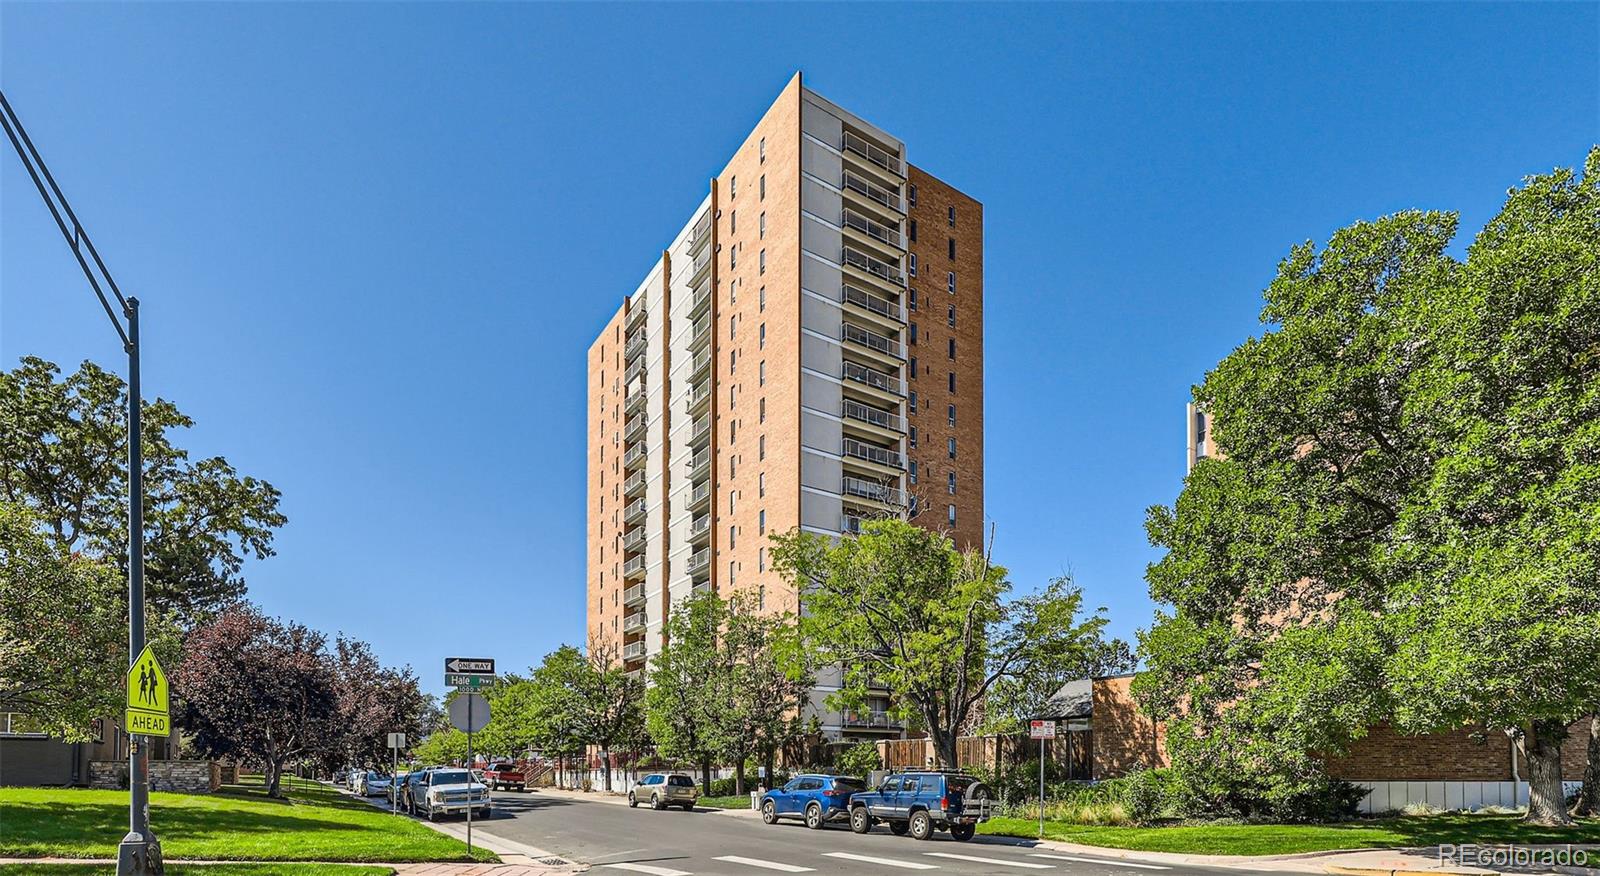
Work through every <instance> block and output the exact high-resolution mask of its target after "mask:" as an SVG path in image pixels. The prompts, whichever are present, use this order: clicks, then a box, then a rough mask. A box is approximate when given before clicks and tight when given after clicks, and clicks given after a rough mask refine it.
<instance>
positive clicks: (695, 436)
mask: <svg viewBox="0 0 1600 876" xmlns="http://www.w3.org/2000/svg"><path fill="white" fill-rule="evenodd" d="M709 434H711V418H710V417H701V418H700V419H698V420H696V421H695V423H694V431H693V432H691V433H689V440H690V441H699V440H700V439H701V438H704V437H706V436H707V435H709Z"/></svg>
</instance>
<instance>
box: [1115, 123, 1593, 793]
mask: <svg viewBox="0 0 1600 876" xmlns="http://www.w3.org/2000/svg"><path fill="white" fill-rule="evenodd" d="M1597 183H1600V151H1596V152H1595V153H1592V154H1591V156H1590V158H1589V164H1588V168H1587V170H1586V176H1585V178H1584V179H1583V180H1581V181H1580V180H1579V179H1578V178H1577V177H1576V176H1575V175H1574V174H1572V173H1571V172H1568V171H1558V172H1556V173H1554V174H1551V175H1548V176H1543V177H1535V178H1531V179H1529V180H1528V181H1527V184H1526V185H1525V186H1524V187H1522V188H1520V189H1517V190H1514V191H1513V192H1512V193H1511V194H1510V195H1509V196H1508V199H1507V202H1506V205H1505V208H1504V209H1503V210H1502V212H1501V213H1500V215H1499V216H1497V217H1496V218H1495V219H1494V220H1493V221H1491V222H1490V224H1489V226H1488V227H1486V228H1485V229H1484V231H1483V232H1482V233H1481V234H1480V235H1479V236H1478V238H1477V240H1476V241H1475V242H1474V243H1473V245H1472V246H1471V247H1470V248H1469V250H1468V256H1467V260H1466V261H1465V262H1464V263H1463V262H1461V261H1458V260H1457V259H1455V258H1453V257H1452V256H1451V255H1450V254H1449V252H1448V246H1449V245H1450V242H1451V240H1452V238H1453V237H1454V235H1455V232H1456V226H1457V222H1456V217H1455V216H1454V215H1452V214H1445V213H1426V212H1409V213H1401V214H1397V215H1394V216H1390V217H1386V218H1384V219H1381V220H1378V221H1376V222H1363V223H1357V224H1355V225H1352V226H1350V227H1348V228H1344V229H1341V230H1340V231H1338V232H1337V233H1335V234H1334V235H1333V237H1332V238H1331V239H1330V240H1329V241H1328V243H1327V245H1326V246H1324V247H1323V248H1321V249H1320V250H1319V249H1317V248H1315V247H1313V246H1312V245H1311V244H1309V243H1307V244H1304V245H1302V246H1298V247H1295V248H1294V250H1293V251H1292V252H1291V253H1290V255H1289V257H1288V258H1287V259H1285V260H1284V262H1283V263H1282V264H1281V265H1280V266H1279V269H1278V274H1277V277H1276V278H1275V279H1274V280H1273V282H1272V283H1271V285H1270V286H1269V287H1268V289H1267V291H1266V303H1265V306H1264V308H1263V311H1262V319H1263V321H1264V322H1265V323H1267V324H1268V325H1269V326H1270V328H1271V330H1270V331H1269V332H1267V333H1266V334H1264V335H1263V336H1261V337H1259V338H1254V339H1252V340H1250V341H1248V342H1246V343H1245V344H1243V345H1242V346H1240V347H1239V348H1238V349H1237V350H1235V351H1234V352H1233V353H1232V354H1230V355H1229V356H1228V357H1227V358H1226V359H1224V360H1223V361H1222V362H1221V363H1219V365H1218V366H1217V368H1216V369H1215V370H1213V371H1212V372H1210V373H1209V374H1207V375H1206V379H1205V382H1204V383H1203V384H1202V385H1200V386H1199V387H1197V388H1196V390H1195V399H1196V401H1197V402H1198V403H1199V404H1200V405H1201V406H1202V407H1203V408H1204V409H1206V410H1207V411H1209V412H1210V413H1211V414H1212V415H1213V417H1214V425H1213V435H1214V437H1215V439H1216V443H1217V445H1218V446H1219V448H1220V449H1221V450H1222V451H1223V455H1222V456H1221V457H1220V458H1212V459H1204V460H1201V461H1199V462H1198V463H1197V464H1196V466H1195V467H1194V470H1193V471H1192V472H1191V473H1190V475H1189V477H1188V479H1187V480H1186V482H1185V485H1184V489H1183V492H1182V494H1181V495H1180V496H1179V498H1178V501H1177V503H1176V504H1175V505H1174V506H1173V507H1172V508H1163V507H1156V508H1152V509H1151V511H1150V515H1149V520H1148V524H1147V525H1148V529H1149V533H1150V538H1151V542H1152V543H1153V544H1155V545H1156V546H1158V547H1162V548H1165V549H1166V555H1165V556H1164V557H1163V558H1162V559H1161V560H1160V561H1159V562H1157V563H1156V564H1154V565H1152V566H1151V567H1150V569H1149V572H1148V575H1147V578H1148V580H1149V583H1150V592H1151V595H1152V596H1153V597H1154V598H1155V599H1157V600H1158V601H1160V602H1163V603H1166V604H1167V605H1168V606H1170V608H1169V610H1167V611H1165V612H1163V613H1162V614H1160V615H1158V617H1157V620H1156V623H1155V625H1154V626H1153V627H1152V628H1151V629H1150V630H1149V632H1148V633H1147V634H1146V635H1145V636H1144V638H1143V643H1142V647H1143V653H1144V656H1145V657H1146V659H1147V661H1148V666H1149V669H1150V671H1149V672H1148V673H1146V674H1145V675H1144V676H1143V677H1142V678H1141V679H1140V680H1139V682H1138V684H1137V688H1136V690H1137V693H1138V694H1139V696H1140V697H1141V699H1142V701H1143V702H1144V704H1145V706H1146V707H1147V708H1148V709H1149V710H1150V711H1152V712H1153V713H1155V714H1156V715H1157V716H1158V717H1162V718H1166V719H1169V720H1170V722H1171V724H1170V727H1169V740H1170V741H1171V744H1172V748H1173V754H1174V758H1175V761H1176V762H1177V765H1178V766H1179V768H1180V769H1184V768H1188V767H1197V766H1205V765H1209V766H1210V767H1211V769H1210V772H1209V775H1210V776H1212V777H1217V776H1223V777H1228V776H1232V777H1235V779H1231V780H1218V781H1216V782H1215V784H1216V785H1217V796H1218V797H1219V798H1221V797H1225V796H1228V795H1230V794H1231V795H1234V797H1235V799H1234V801H1233V802H1234V804H1235V806H1241V805H1242V807H1243V808H1250V806H1251V805H1252V804H1251V803H1249V802H1246V803H1242V804H1241V803H1240V798H1239V796H1238V794H1237V791H1238V781H1241V780H1242V779H1239V778H1238V777H1243V776H1260V775H1263V774H1272V775H1273V776H1274V778H1273V779H1272V780H1271V781H1268V782H1265V783H1264V784H1263V785H1262V786H1261V787H1260V788H1258V789H1257V791H1256V792H1253V793H1249V794H1244V795H1243V798H1244V799H1249V798H1252V797H1253V798H1254V801H1255V803H1261V802H1262V801H1263V800H1264V801H1265V805H1267V807H1268V808H1270V807H1271V806H1272V805H1274V803H1273V800H1274V797H1275V795H1276V799H1277V800H1278V801H1279V802H1282V801H1283V800H1285V799H1288V798H1292V797H1293V796H1294V795H1296V794H1300V793H1303V792H1304V791H1305V790H1306V789H1307V788H1309V787H1312V786H1314V785H1315V784H1316V783H1317V782H1318V781H1320V780H1321V777H1320V776H1319V775H1317V769H1318V767H1317V766H1316V765H1315V763H1314V759H1312V758H1310V757H1309V755H1310V753H1312V752H1319V751H1320V752H1331V751H1337V750H1340V749H1341V748H1343V747H1345V746H1346V745H1348V744H1349V743H1350V742H1351V741H1352V740H1353V739H1355V738H1358V737H1359V736H1361V735H1362V734H1364V733H1365V732H1366V730H1367V728H1368V727H1369V726H1371V725H1372V724H1374V723H1376V722H1379V721H1390V722H1392V723H1394V724H1395V725H1396V726H1397V727H1398V728H1399V729H1401V730H1403V731H1410V732H1421V731H1437V730H1447V729H1455V728H1458V727H1462V726H1476V727H1479V728H1482V729H1484V730H1486V731H1488V732H1495V733H1499V732H1502V731H1504V732H1506V733H1509V734H1511V735H1512V736H1513V738H1515V739H1516V740H1517V744H1518V745H1519V747H1520V748H1521V750H1522V753H1523V754H1524V755H1525V756H1526V758H1527V762H1528V765H1529V779H1530V787H1531V805H1530V811H1529V818H1530V820H1534V821H1540V822H1546V823H1559V822H1563V821H1565V820H1566V815H1565V813H1564V812H1563V811H1562V805H1561V794H1560V780H1561V772H1560V758H1559V747H1560V742H1561V739H1562V738H1563V737H1564V735H1565V732H1566V727H1567V725H1568V724H1569V723H1570V722H1572V721H1575V720H1577V719H1578V718H1579V717H1581V716H1583V715H1585V714H1588V713H1591V712H1593V711H1594V709H1595V706H1596V703H1597V702H1600V583H1597V582H1600V575H1597V568H1600V565H1597V562H1596V557H1597V556H1600V550H1597V548H1600V523H1597V521H1600V462H1597V460H1600V455H1597V448H1600V340H1597V338H1600V335H1597V331H1600V272H1597V270H1596V258H1597V253H1600V197H1597V196H1596V192H1597V188H1596V186H1597ZM1199 784H1201V785H1203V784H1205V783H1204V782H1201V783H1199ZM1230 785H1231V786H1232V787H1231V789H1230V788H1229V787H1228V786H1230Z"/></svg>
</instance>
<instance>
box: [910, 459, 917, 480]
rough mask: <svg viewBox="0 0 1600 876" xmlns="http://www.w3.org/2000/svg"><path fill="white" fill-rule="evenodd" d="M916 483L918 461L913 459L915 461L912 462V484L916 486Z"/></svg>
mask: <svg viewBox="0 0 1600 876" xmlns="http://www.w3.org/2000/svg"><path fill="white" fill-rule="evenodd" d="M916 482H917V461H916V460H914V459H913V460H911V483H912V484H916Z"/></svg>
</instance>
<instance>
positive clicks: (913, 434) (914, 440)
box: [911, 426, 917, 447]
mask: <svg viewBox="0 0 1600 876" xmlns="http://www.w3.org/2000/svg"><path fill="white" fill-rule="evenodd" d="M911 446H912V447H916V446H917V427H916V426H912V427H911Z"/></svg>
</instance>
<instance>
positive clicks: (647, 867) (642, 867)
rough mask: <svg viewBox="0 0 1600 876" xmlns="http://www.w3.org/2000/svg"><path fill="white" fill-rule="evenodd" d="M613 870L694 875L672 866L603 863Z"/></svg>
mask: <svg viewBox="0 0 1600 876" xmlns="http://www.w3.org/2000/svg"><path fill="white" fill-rule="evenodd" d="M600 866H602V867H610V868H611V869H613V870H632V871H633V872H635V873H648V874H650V876H694V874H693V873H688V872H685V871H683V870H674V869H672V868H671V867H652V866H650V865H649V864H601V865H600Z"/></svg>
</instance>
